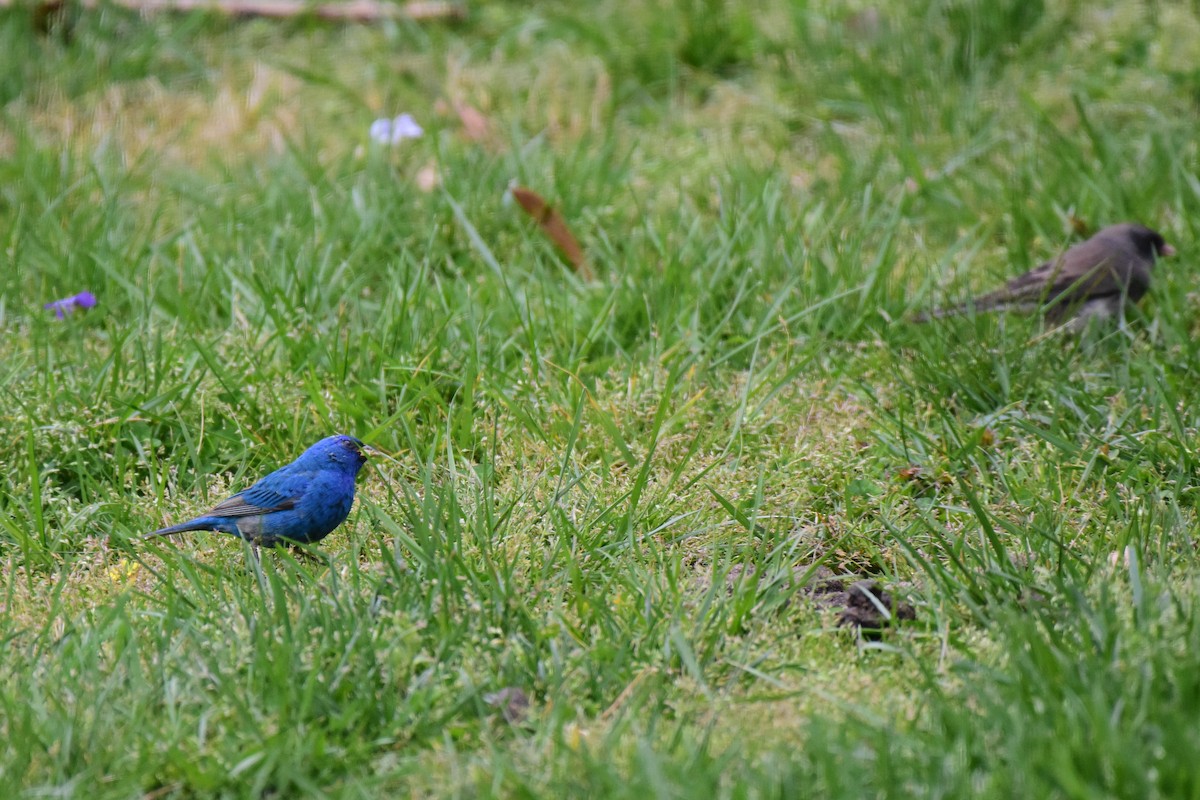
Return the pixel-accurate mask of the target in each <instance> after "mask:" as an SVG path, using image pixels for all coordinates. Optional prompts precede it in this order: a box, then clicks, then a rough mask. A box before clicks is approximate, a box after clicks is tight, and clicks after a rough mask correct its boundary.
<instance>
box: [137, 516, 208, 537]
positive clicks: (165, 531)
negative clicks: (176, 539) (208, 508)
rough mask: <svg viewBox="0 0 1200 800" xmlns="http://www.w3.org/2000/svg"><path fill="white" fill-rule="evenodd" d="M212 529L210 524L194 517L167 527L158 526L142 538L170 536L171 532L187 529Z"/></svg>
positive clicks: (182, 531)
mask: <svg viewBox="0 0 1200 800" xmlns="http://www.w3.org/2000/svg"><path fill="white" fill-rule="evenodd" d="M207 530H212V526H211V525H208V524H207V523H205V522H204V521H202V520H198V519H194V520H191V521H190V522H181V523H179V524H178V525H172V526H171V527H169V528H159V529H158V530H156V531H154V532H153V533H147V534H146V535H145V536H143V537H142V538H143V539H154V538H155V537H158V536H170V535H171V534H172V533H187V532H188V531H207Z"/></svg>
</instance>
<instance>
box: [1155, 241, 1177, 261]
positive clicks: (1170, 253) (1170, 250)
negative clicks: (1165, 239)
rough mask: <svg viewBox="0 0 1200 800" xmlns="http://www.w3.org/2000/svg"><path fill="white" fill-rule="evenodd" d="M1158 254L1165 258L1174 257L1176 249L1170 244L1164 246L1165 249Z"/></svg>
mask: <svg viewBox="0 0 1200 800" xmlns="http://www.w3.org/2000/svg"><path fill="white" fill-rule="evenodd" d="M1158 254H1159V255H1160V256H1162V257H1163V258H1166V257H1167V256H1173V255H1175V248H1174V247H1171V245H1169V244H1164V245H1163V249H1162V250H1159V251H1158Z"/></svg>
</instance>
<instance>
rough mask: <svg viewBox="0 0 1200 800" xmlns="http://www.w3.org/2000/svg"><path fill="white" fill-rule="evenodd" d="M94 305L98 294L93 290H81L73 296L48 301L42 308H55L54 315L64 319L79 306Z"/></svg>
mask: <svg viewBox="0 0 1200 800" xmlns="http://www.w3.org/2000/svg"><path fill="white" fill-rule="evenodd" d="M94 305H96V295H94V294H92V293H91V292H80V293H79V294H76V295H72V296H71V297H64V298H63V299H62V300H55V301H54V302H52V303H46V305H44V306H42V308H52V309H54V316H56V317H58V318H59V319H62V318H63V317H65V316H66V315H67V314H70V313H71V312H72V311H74V310H75V309H77V308H91V307H92V306H94Z"/></svg>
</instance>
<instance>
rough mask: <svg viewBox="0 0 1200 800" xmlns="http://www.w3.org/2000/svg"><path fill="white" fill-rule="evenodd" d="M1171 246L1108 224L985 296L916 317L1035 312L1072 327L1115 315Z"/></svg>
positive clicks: (1142, 288) (1142, 289) (1141, 290)
mask: <svg viewBox="0 0 1200 800" xmlns="http://www.w3.org/2000/svg"><path fill="white" fill-rule="evenodd" d="M1173 255H1175V248H1174V247H1171V245H1169V244H1167V243H1166V242H1165V241H1163V237H1162V236H1161V235H1160V234H1159V233H1158V232H1157V231H1152V230H1150V229H1149V228H1147V227H1144V226H1142V225H1134V224H1132V223H1123V224H1121V225H1110V226H1109V227H1107V228H1104V229H1103V230H1101V231H1100V232H1098V233H1097V234H1096V235H1095V236H1093V237H1092V238H1090V239H1088V240H1087V241H1085V242H1080V243H1079V244H1077V245H1075V246H1074V247H1071V248H1069V249H1068V250H1067V251H1066V252H1065V253H1063V254H1062V255H1060V256H1059V257H1058V258H1056V259H1054V260H1053V261H1047V262H1046V263H1044V264H1042V265H1040V266H1038V267H1035V268H1034V269H1031V270H1030V271H1029V272H1026V273H1025V274H1024V275H1020V276H1018V277H1016V278H1013V279H1012V280H1011V281H1009V282H1008V285H1007V286H1005V287H1004V288H1003V289H1000V290H998V291H995V292H991V293H990V294H985V295H983V296H982V297H977V298H975V299H974V300H971V301H969V302H966V303H963V304H962V305H959V306H953V307H951V308H939V309H936V310H934V311H931V312H929V313H927V314H920V315H918V316H917V317H916V321H917V322H925V321H928V320H929V319H930V318H933V317H947V316H950V315H952V314H964V313H967V312H969V311H995V310H999V311H1009V310H1013V311H1036V310H1038V309H1043V310H1044V311H1045V313H1046V320H1047V321H1048V322H1050V323H1053V324H1057V323H1060V322H1067V321H1073V324H1076V325H1078V324H1079V323H1081V322H1085V321H1086V320H1087V319H1088V318H1089V317H1112V316H1116V315H1117V314H1118V313H1120V311H1121V310H1122V308H1123V307H1124V305H1125V304H1126V303H1136V302H1137V301H1138V300H1140V299H1141V298H1142V295H1144V294H1146V290H1148V289H1149V288H1150V271H1151V269H1152V268H1153V267H1154V259H1155V258H1158V257H1159V256H1173Z"/></svg>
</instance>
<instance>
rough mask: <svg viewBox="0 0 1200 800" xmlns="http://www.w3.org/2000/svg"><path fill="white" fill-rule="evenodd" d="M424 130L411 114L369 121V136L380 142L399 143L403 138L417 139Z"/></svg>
mask: <svg viewBox="0 0 1200 800" xmlns="http://www.w3.org/2000/svg"><path fill="white" fill-rule="evenodd" d="M423 133H425V131H424V130H423V129H422V128H421V126H420V125H418V124H417V121H416V120H415V119H413V118H412V115H411V114H401V115H400V116H398V117H396V118H395V119H377V120H375V121H374V122H372V123H371V130H370V136H371V138H372V139H374V140H375V141H377V142H379V143H380V144H399V143H400V142H401V141H403V140H404V139H419V138H421V134H423Z"/></svg>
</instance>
